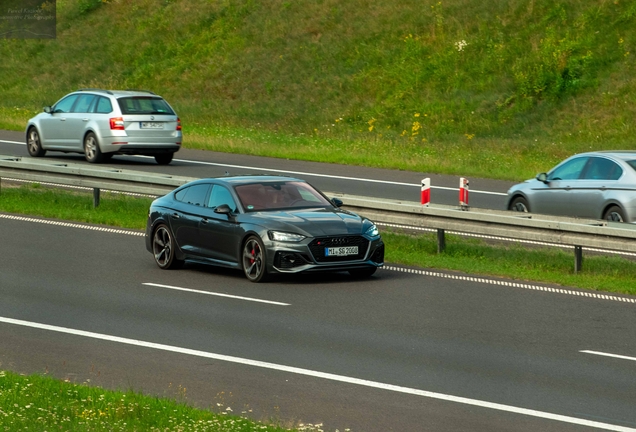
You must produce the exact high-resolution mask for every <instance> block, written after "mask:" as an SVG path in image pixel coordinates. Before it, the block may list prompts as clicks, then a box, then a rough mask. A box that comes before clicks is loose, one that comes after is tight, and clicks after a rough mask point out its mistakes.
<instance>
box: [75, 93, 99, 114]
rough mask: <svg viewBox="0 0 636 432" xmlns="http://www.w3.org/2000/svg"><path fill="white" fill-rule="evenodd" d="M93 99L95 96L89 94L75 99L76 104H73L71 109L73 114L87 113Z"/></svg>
mask: <svg viewBox="0 0 636 432" xmlns="http://www.w3.org/2000/svg"><path fill="white" fill-rule="evenodd" d="M94 99H95V95H91V94H83V95H80V97H79V98H78V99H77V102H76V103H75V106H74V107H73V112H74V113H85V112H88V109H89V108H90V106H91V103H93V100H94Z"/></svg>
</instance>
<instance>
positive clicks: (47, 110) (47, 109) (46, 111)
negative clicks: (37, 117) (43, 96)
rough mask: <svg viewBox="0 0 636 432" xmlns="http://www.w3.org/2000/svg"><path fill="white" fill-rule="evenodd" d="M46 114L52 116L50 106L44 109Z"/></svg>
mask: <svg viewBox="0 0 636 432" xmlns="http://www.w3.org/2000/svg"><path fill="white" fill-rule="evenodd" d="M44 112H45V113H47V114H51V112H52V111H51V107H50V106H45V107H44Z"/></svg>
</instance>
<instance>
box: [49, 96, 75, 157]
mask: <svg viewBox="0 0 636 432" xmlns="http://www.w3.org/2000/svg"><path fill="white" fill-rule="evenodd" d="M78 97H79V95H78V94H72V95H69V96H67V97H65V98H64V99H62V100H60V101H59V102H58V103H56V104H55V106H54V107H53V108H52V110H51V114H50V115H48V116H46V117H44V118H42V120H41V121H40V136H41V138H42V145H43V147H44V148H47V147H56V148H68V147H69V144H68V143H67V142H66V141H65V138H64V137H65V134H66V128H67V120H68V115H69V113H70V112H71V110H72V108H73V105H74V104H75V102H76V101H77V98H78Z"/></svg>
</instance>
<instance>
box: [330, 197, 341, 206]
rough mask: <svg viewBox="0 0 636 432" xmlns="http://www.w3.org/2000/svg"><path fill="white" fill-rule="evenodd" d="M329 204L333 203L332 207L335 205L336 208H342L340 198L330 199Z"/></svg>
mask: <svg viewBox="0 0 636 432" xmlns="http://www.w3.org/2000/svg"><path fill="white" fill-rule="evenodd" d="M331 202H332V203H333V205H335V206H336V207H342V204H343V203H342V200H341V199H340V198H331Z"/></svg>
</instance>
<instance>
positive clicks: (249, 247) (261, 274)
mask: <svg viewBox="0 0 636 432" xmlns="http://www.w3.org/2000/svg"><path fill="white" fill-rule="evenodd" d="M242 260H243V272H244V273H245V277H247V279H249V280H250V281H251V282H264V281H265V280H266V279H267V266H266V264H265V263H266V262H267V261H266V260H265V248H264V247H263V242H262V241H261V239H260V238H258V237H257V236H250V237H249V238H248V239H247V241H246V242H245V245H244V246H243V256H242Z"/></svg>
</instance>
